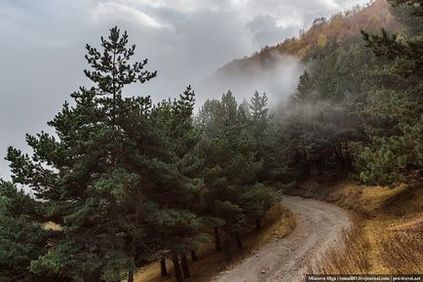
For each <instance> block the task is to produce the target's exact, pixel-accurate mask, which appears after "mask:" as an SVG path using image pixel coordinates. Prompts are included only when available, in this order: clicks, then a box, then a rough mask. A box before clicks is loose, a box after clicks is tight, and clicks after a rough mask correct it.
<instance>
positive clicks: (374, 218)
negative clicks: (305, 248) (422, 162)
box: [294, 179, 423, 274]
mask: <svg viewBox="0 0 423 282" xmlns="http://www.w3.org/2000/svg"><path fill="white" fill-rule="evenodd" d="M294 194H296V195H305V196H308V197H313V198H319V199H322V200H326V201H328V202H332V203H335V204H337V205H339V206H341V207H343V208H345V209H348V210H350V211H351V212H352V213H353V215H354V217H355V219H354V221H353V223H354V224H353V227H352V228H351V230H350V231H348V232H346V233H345V234H344V245H343V247H340V248H337V249H332V250H329V251H328V252H327V253H326V255H325V256H324V258H323V259H322V261H321V263H320V265H319V267H318V269H317V272H316V271H314V273H322V274H404V273H421V271H422V269H423V185H422V183H421V182H416V183H412V184H409V185H406V184H401V185H398V186H395V187H382V186H362V185H359V184H358V183H357V182H355V181H352V180H346V181H345V180H344V181H339V182H335V183H334V182H330V180H325V179H318V180H316V179H309V180H306V181H304V182H303V183H300V184H299V187H298V189H297V190H296V191H295V192H294Z"/></svg>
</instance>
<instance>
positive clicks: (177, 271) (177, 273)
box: [172, 254, 184, 282]
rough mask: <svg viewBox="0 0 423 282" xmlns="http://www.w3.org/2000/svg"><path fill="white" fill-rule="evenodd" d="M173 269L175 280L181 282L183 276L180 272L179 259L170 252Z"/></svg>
mask: <svg viewBox="0 0 423 282" xmlns="http://www.w3.org/2000/svg"><path fill="white" fill-rule="evenodd" d="M172 261H173V269H174V270H175V278H176V282H183V281H184V278H183V277H182V273H181V266H180V265H179V259H178V256H177V255H176V254H172Z"/></svg>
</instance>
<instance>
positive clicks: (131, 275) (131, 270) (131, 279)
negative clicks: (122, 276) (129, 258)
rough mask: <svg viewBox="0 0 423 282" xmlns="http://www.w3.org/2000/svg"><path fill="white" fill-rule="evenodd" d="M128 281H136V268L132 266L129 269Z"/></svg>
mask: <svg viewBox="0 0 423 282" xmlns="http://www.w3.org/2000/svg"><path fill="white" fill-rule="evenodd" d="M128 282H134V269H133V268H132V267H131V268H129V270H128Z"/></svg>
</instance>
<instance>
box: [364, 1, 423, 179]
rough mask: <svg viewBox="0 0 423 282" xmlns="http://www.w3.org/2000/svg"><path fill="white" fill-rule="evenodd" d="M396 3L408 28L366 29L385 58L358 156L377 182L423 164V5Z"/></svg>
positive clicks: (372, 45) (366, 115) (377, 72)
mask: <svg viewBox="0 0 423 282" xmlns="http://www.w3.org/2000/svg"><path fill="white" fill-rule="evenodd" d="M392 5H393V7H394V8H393V10H394V11H399V12H398V13H396V14H397V19H398V20H399V21H400V22H402V23H403V24H404V26H405V27H406V29H405V31H403V32H402V33H400V34H392V33H390V32H388V31H386V30H384V29H382V31H381V32H380V34H370V33H367V32H364V31H363V32H362V33H363V37H364V40H365V42H366V45H367V47H369V48H371V49H372V50H373V53H374V54H375V55H376V56H377V57H378V58H379V60H380V62H381V67H380V68H376V70H374V71H373V73H374V74H375V75H373V78H374V80H375V81H377V82H378V83H377V84H375V87H374V88H373V89H372V90H371V91H370V92H369V94H368V99H367V101H366V104H365V107H364V109H363V111H362V114H363V118H364V122H365V126H366V129H367V131H368V132H369V135H370V141H371V142H370V143H369V144H368V145H367V146H365V147H364V148H363V150H362V152H361V153H360V154H359V156H358V158H357V165H358V167H359V170H360V177H361V180H362V181H363V182H365V183H372V184H374V183H378V184H392V183H397V182H402V181H406V180H407V178H408V177H410V176H411V175H412V174H414V175H419V172H420V171H421V167H422V164H423V155H422V149H421V148H422V147H423V145H422V144H423V137H422V136H423V134H422V132H423V126H422V123H423V100H422V99H423V98H422V95H421V93H422V91H423V82H422V81H423V67H422V66H423V37H422V35H423V25H422V24H421V22H422V21H421V20H422V16H423V7H422V3H421V1H413V0H412V1H392Z"/></svg>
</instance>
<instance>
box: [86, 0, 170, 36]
mask: <svg viewBox="0 0 423 282" xmlns="http://www.w3.org/2000/svg"><path fill="white" fill-rule="evenodd" d="M120 2H121V3H120ZM90 14H91V16H92V19H93V20H94V21H96V22H102V21H107V22H109V21H110V20H113V19H119V20H126V21H128V22H132V23H134V24H136V25H139V26H144V27H149V28H158V29H160V28H164V27H167V25H165V24H163V23H160V22H159V21H158V20H157V19H155V18H153V17H152V16H150V15H149V14H147V13H145V12H143V11H141V10H138V9H137V8H135V7H132V6H130V5H127V4H124V3H123V1H117V2H100V3H97V4H96V5H94V7H92V9H91V11H90Z"/></svg>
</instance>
